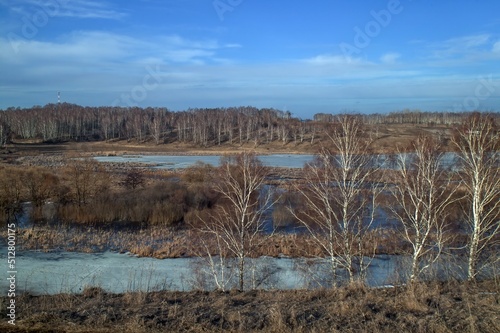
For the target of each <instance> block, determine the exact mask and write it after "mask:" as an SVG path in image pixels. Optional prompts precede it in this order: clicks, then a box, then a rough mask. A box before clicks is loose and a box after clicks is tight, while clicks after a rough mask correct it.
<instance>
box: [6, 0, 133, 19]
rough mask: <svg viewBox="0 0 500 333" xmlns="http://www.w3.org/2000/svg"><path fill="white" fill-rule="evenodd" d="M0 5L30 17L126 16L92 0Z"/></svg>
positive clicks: (23, 0)
mask: <svg viewBox="0 0 500 333" xmlns="http://www.w3.org/2000/svg"><path fill="white" fill-rule="evenodd" d="M0 5H3V6H5V7H8V8H9V10H10V11H11V12H12V13H15V14H17V15H21V16H28V17H30V16H32V15H35V14H36V13H38V12H40V11H41V12H45V13H46V14H48V15H49V16H50V17H74V18H84V19H88V18H99V19H121V18H123V17H125V16H127V14H126V13H124V12H123V11H120V10H117V9H115V8H113V7H112V6H111V4H109V3H107V2H106V1H94V0H51V1H47V0H2V1H0Z"/></svg>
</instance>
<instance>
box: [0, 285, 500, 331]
mask: <svg viewBox="0 0 500 333" xmlns="http://www.w3.org/2000/svg"><path fill="white" fill-rule="evenodd" d="M499 291H500V290H499V288H498V285H497V284H495V283H494V281H485V282H481V283H478V284H469V283H457V282H450V283H429V284H418V285H414V286H413V287H412V288H391V289H368V288H366V287H364V286H361V285H351V286H347V287H344V288H339V289H332V290H323V289H318V290H311V291H304V290H294V291H248V292H243V293H240V292H236V291H229V292H199V291H193V292H187V293H182V292H153V293H143V292H130V293H126V294H119V295H116V294H108V293H106V292H105V291H103V290H102V289H99V288H87V289H85V290H84V292H83V293H82V294H79V295H68V294H61V295H54V296H36V297H34V296H30V295H23V296H20V297H19V298H18V299H17V304H18V305H19V308H18V313H19V314H22V315H19V319H18V322H17V326H16V328H15V329H13V328H12V327H9V326H8V325H7V324H6V323H0V330H1V331H2V332H40V331H42V332H43V331H46V332H48V331H50V332H374V333H377V332H410V333H411V332H436V333H441V332H443V333H444V332H485V333H486V332H487V333H491V332H499V329H500V318H499V313H500V305H499V304H500V296H499ZM1 302H2V305H3V304H5V303H4V302H5V298H2V299H1ZM3 308H4V307H3V306H2V309H3ZM4 312H5V310H1V313H0V314H2V315H3V314H4ZM7 329H9V330H7Z"/></svg>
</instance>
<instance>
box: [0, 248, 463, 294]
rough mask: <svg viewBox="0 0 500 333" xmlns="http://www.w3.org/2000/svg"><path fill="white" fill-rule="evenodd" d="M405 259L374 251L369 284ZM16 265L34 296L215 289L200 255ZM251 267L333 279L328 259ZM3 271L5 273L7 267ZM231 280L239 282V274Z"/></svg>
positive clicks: (107, 256)
mask: <svg viewBox="0 0 500 333" xmlns="http://www.w3.org/2000/svg"><path fill="white" fill-rule="evenodd" d="M6 256H7V248H6V247H2V248H0V261H1V262H7V260H6ZM443 258H444V257H443ZM405 259H406V257H404V256H389V255H380V256H376V257H375V258H373V259H372V261H371V264H370V266H369V268H368V270H367V276H366V283H367V284H368V285H369V286H371V287H382V286H387V285H393V284H398V283H404V281H405V274H404V271H405V269H404V267H406V266H405V265H404V264H403V262H404V261H405ZM229 266H231V265H228V267H229ZM16 267H17V276H16V289H17V291H18V292H30V293H31V294H34V295H37V294H57V293H79V292H82V291H83V289H84V288H85V287H91V286H92V287H100V288H103V289H104V290H106V291H108V292H113V293H122V292H128V291H155V290H172V291H189V290H193V289H207V290H211V289H214V288H215V285H214V284H213V281H212V279H211V277H210V275H208V274H205V273H204V271H205V270H206V268H207V266H206V265H204V261H203V259H200V258H177V259H155V258H139V257H136V256H133V255H129V254H120V253H114V252H104V253H75V252H38V251H21V252H17V253H16ZM248 267H249V268H250V267H256V269H255V270H252V269H249V271H250V272H251V273H253V272H256V276H257V278H255V279H253V281H256V284H255V285H253V286H254V287H257V288H261V289H304V288H317V287H321V286H323V287H325V286H328V283H329V282H326V281H327V279H326V278H325V276H327V275H328V274H327V273H325V272H326V270H327V261H326V260H325V259H304V258H298V259H297V258H295V259H294V258H271V257H261V258H257V259H248ZM459 267H465V266H464V263H463V262H462V263H460V264H458V263H457V261H456V260H450V259H449V258H447V259H445V260H444V261H442V263H441V264H439V265H438V266H435V269H434V270H433V272H434V274H437V276H438V277H439V278H443V277H446V276H454V277H456V276H459V277H463V273H461V272H463V269H460V268H459ZM4 273H5V274H7V273H6V271H5V270H4ZM2 275H3V274H2ZM340 275H342V274H340ZM263 276H264V277H265V278H262V277H263ZM433 276H436V275H433ZM7 277H8V276H5V277H3V278H2V279H0V289H1V290H2V293H3V294H5V293H6V291H7V290H8V289H9V288H8V283H9V281H8V280H7ZM249 279H250V277H249ZM339 279H340V280H341V279H342V278H339ZM229 285H230V286H233V287H234V286H236V281H235V276H234V278H233V280H232V282H231V283H230V284H229Z"/></svg>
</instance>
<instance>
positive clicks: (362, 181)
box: [290, 116, 382, 284]
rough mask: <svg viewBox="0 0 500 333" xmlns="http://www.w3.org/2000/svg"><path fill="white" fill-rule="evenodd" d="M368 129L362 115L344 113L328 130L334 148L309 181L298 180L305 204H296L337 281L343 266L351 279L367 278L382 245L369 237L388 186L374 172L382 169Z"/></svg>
mask: <svg viewBox="0 0 500 333" xmlns="http://www.w3.org/2000/svg"><path fill="white" fill-rule="evenodd" d="M362 129H363V124H362V122H361V120H360V119H359V118H357V117H353V116H342V117H340V118H338V124H337V125H336V126H335V127H334V128H333V130H332V131H331V132H330V133H327V135H329V137H330V140H331V143H332V144H333V147H334V149H333V150H332V151H330V150H327V149H323V150H322V151H321V153H320V154H318V155H317V156H316V159H315V161H314V162H313V163H311V164H309V165H307V166H306V168H305V170H304V171H305V185H300V184H297V185H296V190H297V191H298V192H299V193H300V196H301V198H302V199H303V203H304V204H303V207H290V211H291V212H292V213H293V215H294V216H295V218H296V219H297V220H298V221H300V222H301V223H302V224H303V225H304V226H305V227H306V228H307V230H308V231H309V233H310V234H311V236H312V239H314V241H315V243H316V244H317V245H318V246H319V247H320V248H321V249H322V251H323V252H324V253H326V254H327V256H328V259H329V262H330V269H331V273H332V284H336V276H337V271H338V270H339V269H345V270H346V271H347V273H348V278H349V281H350V282H354V281H355V280H356V278H359V279H361V278H362V277H363V276H364V274H365V273H366V269H367V267H368V265H369V262H370V260H369V258H370V257H371V255H370V254H374V252H375V247H376V244H374V243H372V244H371V245H370V246H368V247H367V245H368V242H367V239H368V237H369V235H370V232H374V231H375V230H374V226H375V212H376V209H377V205H378V197H379V194H380V193H381V191H382V188H381V187H379V186H377V184H376V183H375V182H373V178H374V177H373V176H374V175H375V174H376V173H379V172H380V170H379V168H377V166H376V164H375V163H374V160H373V155H371V154H369V152H370V149H369V148H370V140H369V138H365V137H363V135H362ZM368 248H371V250H369V251H367V250H368ZM367 252H368V253H367ZM366 254H369V255H368V256H365V255H366ZM367 258H368V260H367Z"/></svg>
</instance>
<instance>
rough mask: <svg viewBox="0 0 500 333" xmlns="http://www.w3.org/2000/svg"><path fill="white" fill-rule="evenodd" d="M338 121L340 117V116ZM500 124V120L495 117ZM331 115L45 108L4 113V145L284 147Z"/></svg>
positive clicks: (442, 118) (424, 118) (449, 116)
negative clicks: (113, 143)
mask: <svg viewBox="0 0 500 333" xmlns="http://www.w3.org/2000/svg"><path fill="white" fill-rule="evenodd" d="M469 115H470V113H465V112H464V113H450V112H444V113H443V112H420V111H418V110H416V111H410V110H404V111H401V112H392V113H388V114H369V115H364V114H363V115H357V117H358V118H361V119H362V120H363V123H365V124H419V125H428V126H434V125H447V126H449V125H457V124H460V123H461V122H462V121H463V119H465V118H466V117H467V116H469ZM337 116H338V115H337ZM495 117H496V118H497V119H498V118H500V116H497V115H496V116H495ZM335 119H336V116H335V115H333V114H323V113H321V114H316V115H314V117H313V119H312V120H310V119H306V120H303V119H299V118H296V117H292V115H291V113H290V112H285V111H281V110H277V109H272V108H263V109H258V108H255V107H251V106H246V107H229V108H211V109H209V108H200V109H188V110H186V111H178V112H173V111H170V110H168V109H167V108H152V107H148V108H139V107H131V108H123V107H83V106H79V105H75V104H69V103H61V104H47V105H45V106H34V107H32V108H27V109H21V108H8V109H6V110H0V146H4V145H5V144H6V143H9V142H10V141H11V140H15V139H37V140H42V141H44V142H61V141H109V140H129V141H130V140H135V141H138V142H145V141H153V142H155V143H156V144H162V143H171V142H183V143H190V144H194V145H198V146H204V147H207V146H214V145H221V144H223V143H230V144H240V145H241V144H244V143H253V144H254V145H256V146H257V145H260V144H267V143H270V142H280V143H282V144H287V143H289V142H294V143H295V144H298V143H302V142H305V141H309V142H311V143H314V140H315V139H316V138H317V133H319V132H322V130H323V129H324V127H325V126H327V125H328V124H329V123H332V122H335Z"/></svg>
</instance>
